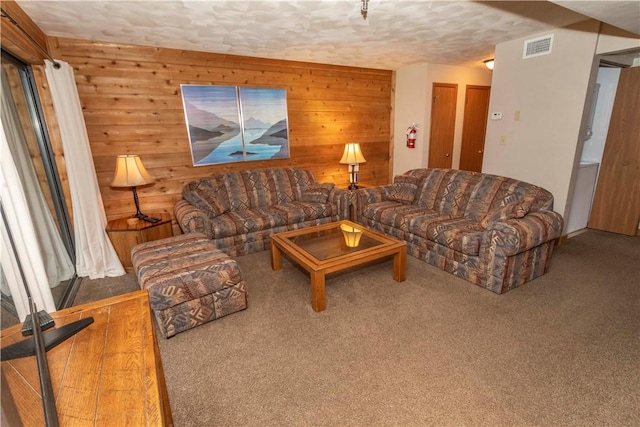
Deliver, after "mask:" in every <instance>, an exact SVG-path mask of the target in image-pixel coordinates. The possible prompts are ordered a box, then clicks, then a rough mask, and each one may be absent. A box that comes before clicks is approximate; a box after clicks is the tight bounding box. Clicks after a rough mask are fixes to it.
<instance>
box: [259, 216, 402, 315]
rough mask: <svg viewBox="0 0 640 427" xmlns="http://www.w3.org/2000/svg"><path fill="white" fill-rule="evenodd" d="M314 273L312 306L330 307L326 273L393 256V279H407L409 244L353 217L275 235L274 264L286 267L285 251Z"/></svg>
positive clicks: (272, 251) (294, 260) (273, 238)
mask: <svg viewBox="0 0 640 427" xmlns="http://www.w3.org/2000/svg"><path fill="white" fill-rule="evenodd" d="M283 253H284V254H285V255H287V257H288V258H289V259H291V261H292V262H295V263H296V264H298V265H300V266H301V267H302V268H304V269H305V270H306V271H308V272H309V274H310V275H311V306H312V307H313V309H314V310H315V311H323V310H324V309H325V308H326V300H325V275H326V274H328V273H333V272H336V271H340V270H345V269H347V268H351V267H354V266H358V265H362V264H364V263H367V262H370V261H374V260H377V259H380V258H384V257H387V256H393V279H394V280H395V281H396V282H404V281H405V279H406V270H407V244H406V243H405V242H401V241H399V240H396V239H394V238H391V237H388V236H385V235H384V234H382V233H378V232H377V231H373V230H369V229H367V228H365V227H364V226H362V225H359V224H355V223H353V222H350V221H337V222H332V223H329V224H323V225H318V226H314V227H307V228H301V229H299V230H291V231H285V232H283V233H278V234H274V235H273V236H271V267H272V268H273V269H274V270H280V269H281V268H282V254H283Z"/></svg>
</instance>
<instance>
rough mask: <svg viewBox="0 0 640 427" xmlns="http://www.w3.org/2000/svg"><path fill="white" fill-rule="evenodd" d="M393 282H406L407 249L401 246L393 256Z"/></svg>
mask: <svg viewBox="0 0 640 427" xmlns="http://www.w3.org/2000/svg"><path fill="white" fill-rule="evenodd" d="M393 280H395V281H396V282H404V281H405V280H407V247H406V246H403V247H402V248H401V249H400V251H398V253H397V254H395V255H394V256H393Z"/></svg>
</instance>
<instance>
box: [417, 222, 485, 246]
mask: <svg viewBox="0 0 640 427" xmlns="http://www.w3.org/2000/svg"><path fill="white" fill-rule="evenodd" d="M484 232H485V231H484V228H483V227H482V226H481V225H480V223H479V222H478V221H475V220H472V219H467V218H450V219H446V220H440V221H433V222H432V223H431V224H429V226H428V227H427V238H428V239H429V240H431V241H434V242H436V243H439V244H441V245H443V246H446V247H448V248H450V249H453V250H455V251H458V252H462V253H463V254H466V255H478V253H479V252H480V242H482V236H483V234H484Z"/></svg>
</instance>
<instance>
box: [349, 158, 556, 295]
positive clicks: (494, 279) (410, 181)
mask: <svg viewBox="0 0 640 427" xmlns="http://www.w3.org/2000/svg"><path fill="white" fill-rule="evenodd" d="M354 203H355V212H356V218H355V219H356V222H359V223H360V224H363V225H365V226H368V227H370V228H373V229H376V230H379V231H382V232H384V233H386V234H388V235H391V236H394V237H396V238H398V239H401V240H404V241H406V242H407V249H408V252H409V254H411V255H413V256H414V257H417V258H419V259H422V260H424V261H426V262H428V263H429V264H432V265H434V266H436V267H438V268H440V269H442V270H445V271H447V272H449V273H452V274H454V275H456V276H458V277H461V278H463V279H466V280H468V281H470V282H472V283H474V284H476V285H479V286H482V287H484V288H487V289H489V290H491V291H493V292H496V293H503V292H506V291H508V290H510V289H513V288H515V287H517V286H519V285H521V284H523V283H525V282H527V281H529V280H532V279H534V278H536V277H538V276H540V275H542V274H544V273H545V272H546V271H547V269H548V267H549V260H550V258H551V253H552V252H553V247H554V243H555V239H556V238H558V237H559V236H560V234H561V232H562V227H563V220H562V217H561V216H560V215H559V214H558V213H556V212H554V211H553V210H552V209H553V196H552V195H551V193H550V192H548V191H547V190H545V189H543V188H540V187H537V186H534V185H532V184H528V183H525V182H522V181H518V180H515V179H512V178H506V177H501V176H495V175H489V174H481V173H476V172H468V171H460V170H450V169H414V170H410V171H408V172H405V173H404V174H402V175H399V176H396V177H395V178H394V183H393V184H390V185H385V186H379V187H372V188H366V189H359V190H357V191H356V194H355V195H354Z"/></svg>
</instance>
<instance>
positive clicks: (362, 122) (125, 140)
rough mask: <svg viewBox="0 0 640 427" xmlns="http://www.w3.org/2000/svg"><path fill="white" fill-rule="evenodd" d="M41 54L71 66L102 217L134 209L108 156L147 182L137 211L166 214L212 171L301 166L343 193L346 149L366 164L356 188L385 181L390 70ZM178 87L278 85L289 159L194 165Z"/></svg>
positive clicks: (64, 51) (66, 51) (73, 47)
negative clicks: (353, 148)
mask: <svg viewBox="0 0 640 427" xmlns="http://www.w3.org/2000/svg"><path fill="white" fill-rule="evenodd" d="M49 48H50V50H51V53H52V54H53V56H54V57H55V58H56V59H61V60H63V61H66V62H68V63H69V64H70V65H71V66H72V67H73V68H74V72H75V77H76V83H77V86H78V92H79V96H80V101H81V104H82V108H83V111H84V118H85V122H86V126H87V131H88V135H89V140H90V144H91V150H92V154H93V159H94V163H95V168H96V173H97V176H98V181H99V185H100V191H101V193H102V199H103V201H104V206H105V211H106V214H107V218H108V219H115V218H118V217H122V216H126V215H130V214H133V213H134V212H135V207H134V204H133V196H132V193H131V191H130V190H126V191H123V190H118V189H112V188H110V187H109V183H110V181H111V179H112V177H113V172H114V169H115V157H116V155H118V154H139V155H140V156H141V158H142V161H143V162H144V164H145V166H146V167H147V169H148V170H149V172H150V174H151V175H152V176H153V177H154V178H155V179H156V182H155V184H152V185H150V186H147V187H144V188H140V189H139V190H138V195H139V198H140V207H141V210H142V211H143V212H144V213H148V212H168V213H170V214H171V215H172V217H173V215H174V214H173V205H174V204H175V203H176V202H177V201H178V200H179V199H180V198H181V191H182V188H183V186H184V185H185V184H187V183H188V182H190V181H192V180H195V179H198V178H201V177H205V176H208V175H211V174H214V173H217V172H223V171H232V170H242V169H252V168H263V167H283V166H292V167H301V168H308V169H310V170H311V171H312V172H313V173H314V175H315V176H316V179H317V180H318V181H321V182H335V183H336V185H339V186H345V187H346V185H347V184H348V181H349V177H348V172H347V166H346V165H341V164H339V163H338V161H339V160H340V157H341V155H342V152H343V149H344V144H345V143H347V142H359V143H360V145H361V147H362V151H363V153H364V156H365V158H366V159H367V162H366V163H365V164H363V165H361V166H360V181H361V182H363V183H368V184H371V185H379V184H386V183H387V182H389V180H390V177H389V173H390V172H389V171H390V156H391V152H392V150H391V148H390V147H391V135H390V132H391V131H390V129H391V114H392V111H391V110H392V91H393V88H392V82H393V79H392V71H388V70H374V69H364V68H353V67H343V66H333V65H325V64H311V63H303V62H291V61H280V60H271V59H261V58H251V57H242V56H232V55H224V54H212V53H203V52H194V51H185V50H176V49H164V48H153V47H145V46H135V45H122V44H114V43H106V42H92V41H87V40H78V39H66V38H50V39H49ZM181 84H202V85H237V86H252V87H274V88H285V89H286V90H287V103H288V119H289V144H290V158H289V159H281V160H270V161H254V162H240V163H228V164H221V165H215V166H198V167H194V166H193V165H192V161H191V152H190V149H189V140H188V136H187V130H186V125H185V118H184V111H183V108H182V97H181V92H180V85H181Z"/></svg>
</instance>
